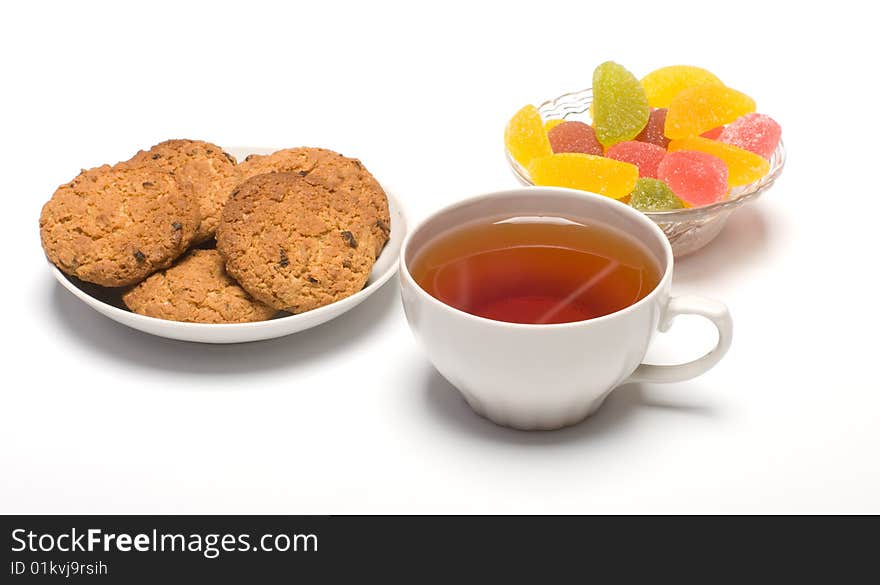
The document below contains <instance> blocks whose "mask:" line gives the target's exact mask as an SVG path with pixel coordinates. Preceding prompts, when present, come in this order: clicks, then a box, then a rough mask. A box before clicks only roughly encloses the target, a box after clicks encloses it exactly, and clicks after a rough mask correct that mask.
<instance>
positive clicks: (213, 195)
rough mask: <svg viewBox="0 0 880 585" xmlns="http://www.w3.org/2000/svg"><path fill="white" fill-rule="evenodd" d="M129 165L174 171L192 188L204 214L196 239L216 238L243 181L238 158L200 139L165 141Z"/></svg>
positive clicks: (131, 161)
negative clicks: (234, 192) (227, 206)
mask: <svg viewBox="0 0 880 585" xmlns="http://www.w3.org/2000/svg"><path fill="white" fill-rule="evenodd" d="M127 164H131V165H135V166H137V165H146V166H157V167H159V168H161V169H164V170H166V171H171V172H173V173H174V174H175V176H176V177H177V179H178V180H179V181H180V182H181V183H183V184H185V185H188V186H190V187H191V188H192V193H193V196H194V197H195V198H196V201H197V203H198V206H199V210H200V213H201V222H200V223H199V229H198V233H197V234H196V241H197V242H202V241H205V240H207V239H210V238H211V237H213V235H214V232H215V231H216V230H217V224H218V223H219V222H220V214H221V212H222V211H223V206H224V205H225V204H226V200H227V199H229V194H230V193H231V192H232V190H233V189H235V187H236V186H237V185H238V184H239V183H240V182H241V180H242V179H241V177H240V175H239V172H238V165H237V164H236V160H235V157H233V156H232V155H231V154H228V153H227V152H225V151H224V150H223V149H222V148H220V147H219V146H217V145H215V144H211V143H209V142H203V141H201V140H186V139H178V140H166V141H165V142H161V143H159V144H157V145H155V146H154V147H152V148H151V149H150V150H142V151H140V152H138V153H137V154H136V155H134V156H133V157H132V158H131V160H129V161H128V162H127Z"/></svg>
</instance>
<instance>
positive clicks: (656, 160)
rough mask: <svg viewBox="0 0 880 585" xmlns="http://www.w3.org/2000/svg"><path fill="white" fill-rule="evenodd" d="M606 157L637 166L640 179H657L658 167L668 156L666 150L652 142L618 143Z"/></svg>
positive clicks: (608, 151) (606, 153) (609, 150)
mask: <svg viewBox="0 0 880 585" xmlns="http://www.w3.org/2000/svg"><path fill="white" fill-rule="evenodd" d="M605 156H607V157H608V158H613V159H614V160H619V161H623V162H628V163H630V164H633V165H636V166H637V167H639V176H640V177H650V178H652V179H656V178H657V167H658V166H659V165H660V161H662V160H663V157H665V156H666V149H664V148H663V147H662V146H657V145H656V144H651V143H650V142H636V141H627V142H618V143H617V144H615V145H614V146H612V147H611V148H609V149H608V150H607V151H606V152H605Z"/></svg>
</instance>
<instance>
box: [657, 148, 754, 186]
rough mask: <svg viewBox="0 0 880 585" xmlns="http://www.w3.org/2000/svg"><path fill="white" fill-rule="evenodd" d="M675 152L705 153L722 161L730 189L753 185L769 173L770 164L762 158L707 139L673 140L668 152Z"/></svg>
mask: <svg viewBox="0 0 880 585" xmlns="http://www.w3.org/2000/svg"><path fill="white" fill-rule="evenodd" d="M677 150H695V151H698V152H705V153H707V154H711V155H712V156H716V157H718V158H720V159H721V160H723V161H724V164H726V165H727V171H728V175H727V183H728V185H730V186H731V187H738V186H740V185H748V184H749V183H753V182H755V181H757V180H758V179H760V178H761V177H763V176H764V175H766V174H767V173H768V172H769V171H770V163H769V162H767V159H765V158H763V157H762V156H760V155H757V154H755V153H754V152H749V151H748V150H744V149H742V148H738V147H736V146H731V145H730V144H725V143H723V142H718V141H717V140H710V139H709V138H702V137H697V138H683V139H681V140H673V141H672V142H670V143H669V152H675V151H677Z"/></svg>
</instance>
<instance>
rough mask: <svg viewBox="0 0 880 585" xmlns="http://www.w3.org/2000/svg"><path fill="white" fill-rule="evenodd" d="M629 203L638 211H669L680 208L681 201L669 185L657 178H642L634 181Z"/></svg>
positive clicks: (682, 205) (681, 205)
mask: <svg viewBox="0 0 880 585" xmlns="http://www.w3.org/2000/svg"><path fill="white" fill-rule="evenodd" d="M629 204H630V205H631V206H632V207H635V208H636V209H638V210H639V211H671V210H673V209H681V208H682V207H684V204H683V203H682V202H681V199H679V198H678V197H677V196H676V195H675V193H673V192H672V189H670V188H669V185H667V184H666V183H664V182H663V181H661V180H659V179H651V178H644V179H639V180H638V181H637V182H636V186H635V188H634V189H633V191H632V193H631V194H630V196H629Z"/></svg>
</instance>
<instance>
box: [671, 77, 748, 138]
mask: <svg viewBox="0 0 880 585" xmlns="http://www.w3.org/2000/svg"><path fill="white" fill-rule="evenodd" d="M754 111H755V100H753V99H752V98H750V97H749V96H747V95H746V94H744V93H742V92H739V91H736V90H735V89H730V88H729V87H724V86H723V85H698V86H696V87H689V88H688V89H685V90H682V91H680V92H679V93H678V95H676V96H675V97H674V98H672V102H671V103H670V104H669V108H668V109H667V110H666V127H665V129H664V133H665V134H666V137H667V138H672V139H673V140H674V139H676V138H690V137H692V136H699V135H700V134H702V133H703V132H706V131H707V130H712V129H713V128H717V127H718V126H723V125H724V124H727V123H729V122H733V121H734V120H736V119H737V118H739V117H740V116H743V115H745V114H750V113H752V112H754Z"/></svg>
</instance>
